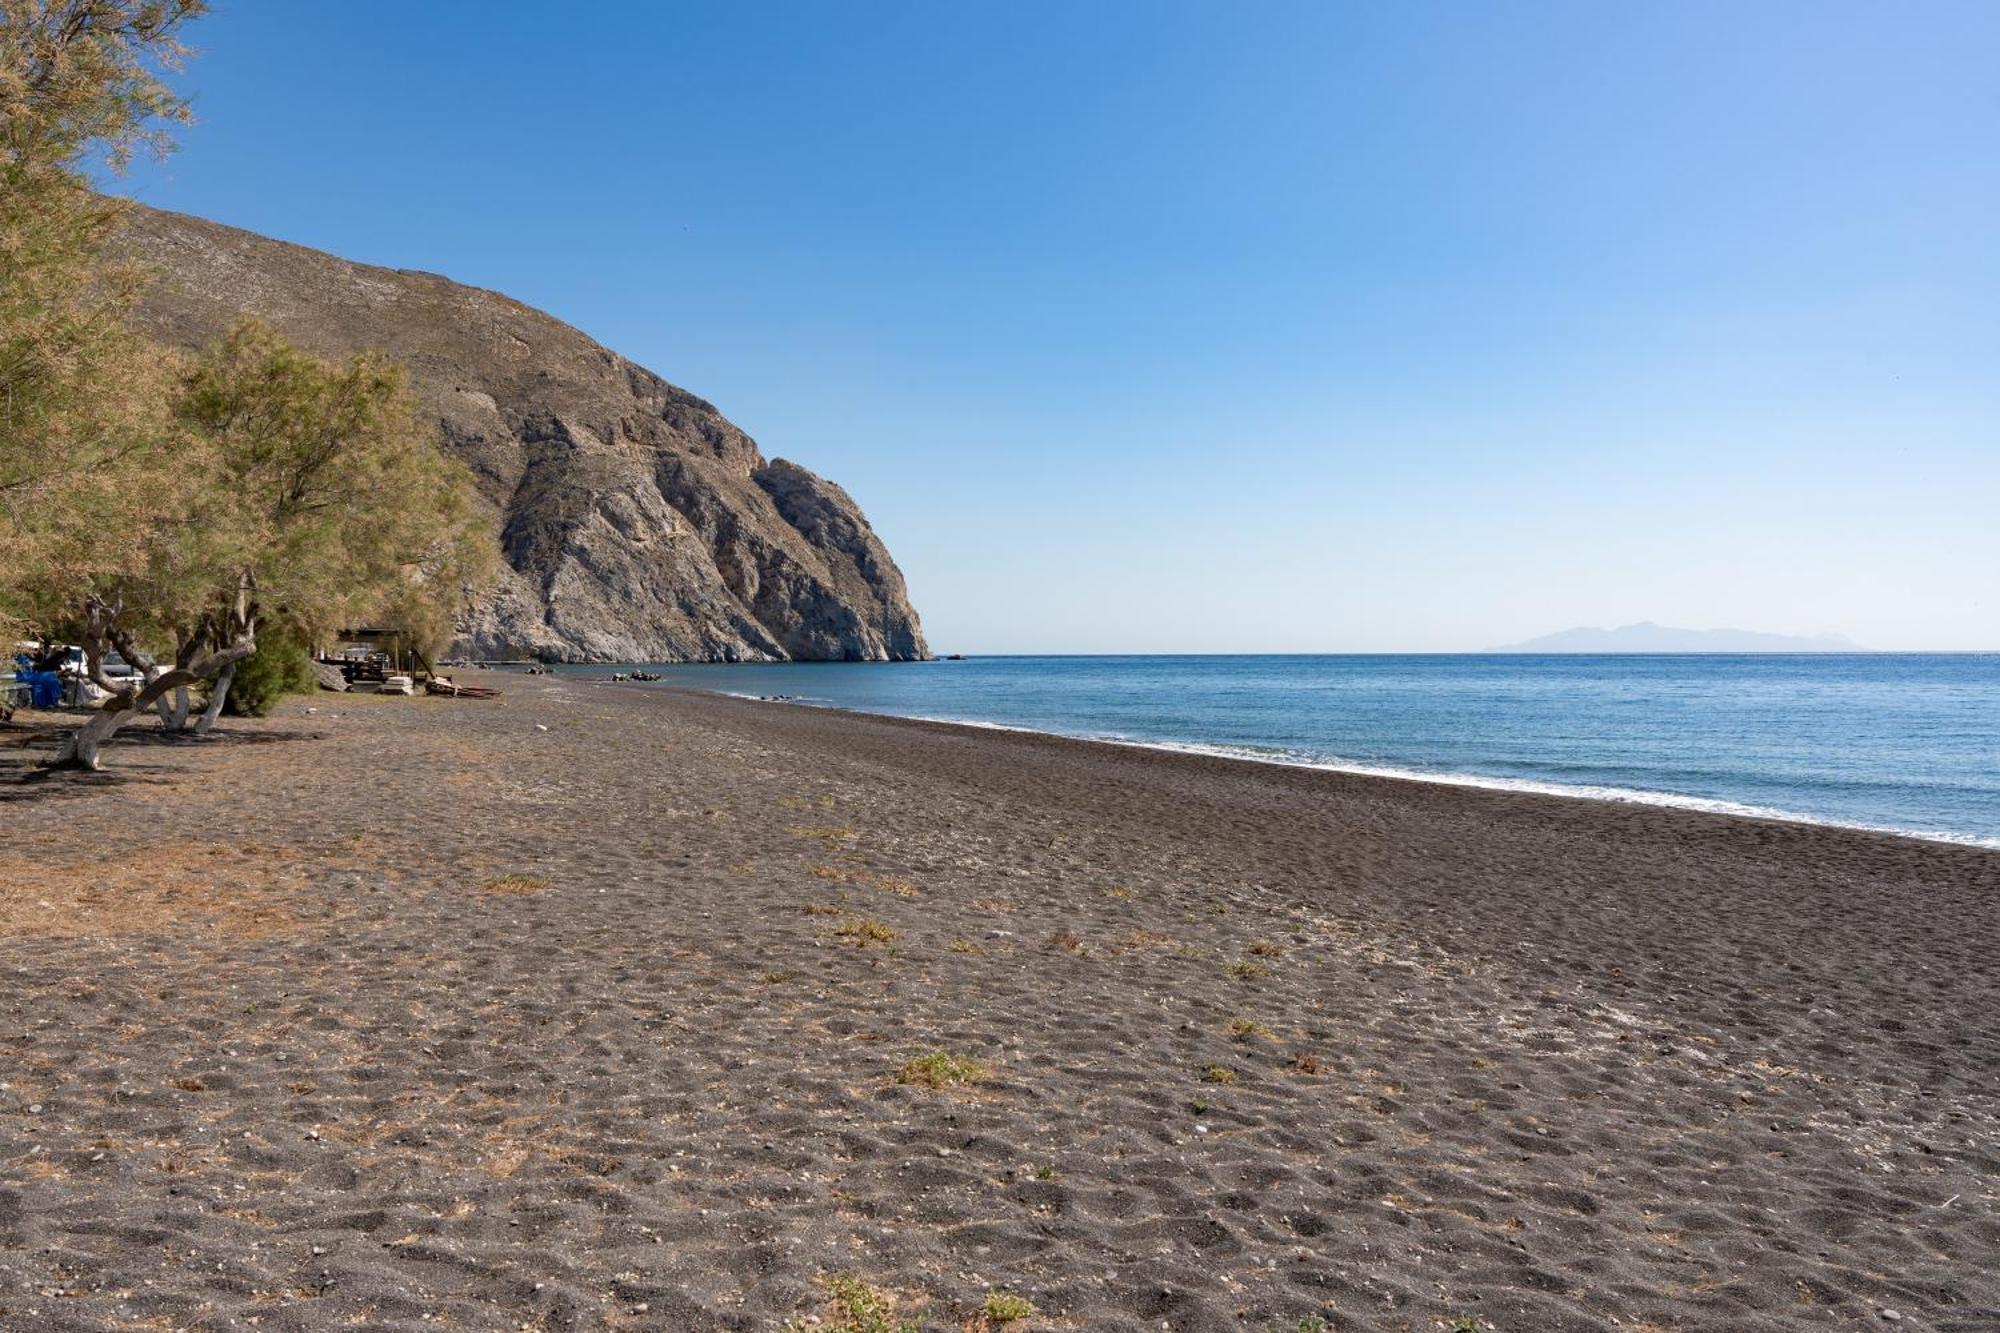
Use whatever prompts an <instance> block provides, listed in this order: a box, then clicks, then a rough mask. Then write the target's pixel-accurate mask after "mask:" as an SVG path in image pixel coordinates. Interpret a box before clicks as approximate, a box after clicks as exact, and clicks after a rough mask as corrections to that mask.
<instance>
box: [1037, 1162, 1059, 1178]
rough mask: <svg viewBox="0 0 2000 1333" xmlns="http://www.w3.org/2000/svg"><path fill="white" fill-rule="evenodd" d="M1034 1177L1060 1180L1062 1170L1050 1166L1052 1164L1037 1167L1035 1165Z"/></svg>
mask: <svg viewBox="0 0 2000 1333" xmlns="http://www.w3.org/2000/svg"><path fill="white" fill-rule="evenodd" d="M1035 1179H1036V1180H1060V1179H1062V1172H1060V1171H1058V1170H1056V1169H1055V1168H1054V1167H1052V1166H1047V1165H1043V1166H1038V1167H1036V1168H1035Z"/></svg>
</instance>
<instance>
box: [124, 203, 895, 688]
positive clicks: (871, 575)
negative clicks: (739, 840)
mask: <svg viewBox="0 0 2000 1333" xmlns="http://www.w3.org/2000/svg"><path fill="white" fill-rule="evenodd" d="M123 244H124V246H125V247H126V249H127V250H128V251H129V252H130V253H131V254H132V255H133V256H134V257H135V258H137V259H139V260H141V261H142V262H144V263H145V264H146V265H148V266H149V267H150V268H152V269H153V270H154V271H155V279H154V281H152V282H151V284H150V285H149V286H148V288H147V290H146V293H145V295H144V297H143V298H142V301H141V304H140V309H139V322H140V324H141V325H142V327H144V328H145V329H146V331H147V332H148V333H150V334H152V335H153V336H154V337H157V338H159V339H161V340H162V341H164V342H167V343H169V344H171V345H174V346H178V347H183V348H195V347H199V346H201V345H203V344H204V343H207V342H208V341H210V340H212V339H214V338H216V337H218V336H220V335H221V334H222V333H223V332H224V331H225V330H226V329H227V328H228V327H229V325H230V324H231V323H232V322H233V321H235V320H236V319H237V318H239V317H240V316H243V315H256V316H259V317H261V318H263V319H265V320H267V321H268V322H269V323H271V324H272V325H273V326H274V327H276V328H277V329H278V330H279V331H281V332H282V333H284V334H285V335H286V336H287V337H289V338H291V339H293V340H294V341H296V342H298V343H299V344H300V345H301V346H304V347H306V348H308V349H310V350H312V351H314V352H317V353H320V354H321V355H326V356H346V355H349V354H352V353H354V352H357V351H362V350H365V349H375V350H380V351H383V352H385V353H387V354H388V355H389V356H390V357H392V358H394V359H395V360H396V361H398V362H399V363H401V364H402V365H403V366H405V367H407V368H408V370H409V372H410V378H411V384H412V387H413V389H414V390H415V392H416V394H417V395H418V397H419V399H420V400H421V401H422V402H423V403H424V405H425V406H426V407H428V408H429V409H430V410H432V411H434V412H436V414H437V419H438V425H439V429H440V432H441V436H442V439H443V442H444V446H445V448H446V449H447V450H448V451H449V452H451V453H452V454H453V455H455V456H456V457H458V458H460V459H462V460H463V461H464V462H465V463H466V465H467V466H469V467H470V468H471V469H472V472H473V475H474V477H475V478H476V479H477V483H478V487H479V492H480V495H481V496H482V497H483V498H484V500H485V502H486V503H487V504H488V505H490V506H491V508H492V514H493V525H494V530H495V532H496V533H497V535H498V539H499V543H500V554H501V556H502V560H501V567H500V575H499V577H498V579H497V580H496V582H495V583H494V585H493V586H492V587H491V588H490V589H489V590H488V591H487V592H486V594H485V595H484V597H483V598H482V599H481V601H480V602H479V604H478V605H477V607H476V608H475V610H474V613H473V615H472V617H471V618H470V620H469V621H468V622H467V623H466V625H465V626H464V632H463V636H462V638H461V640H460V641H459V642H458V643H457V644H456V645H455V649H456V651H458V652H460V653H463V654H466V655H471V656H479V657H515V656H530V655H531V656H536V657H541V658H544V659H548V660H564V661H720V662H737V661H786V660H800V661H825V660H832V661H884V660H887V661H904V660H912V659H921V658H924V657H926V656H928V655H929V654H928V650H927V649H926V647H925V645H924V635H923V628H922V626H921V624H920V623H919V622H918V619H917V613H916V610H915V608H913V607H912V606H911V605H910V601H909V597H908V594H907V593H906V591H905V589H904V586H903V576H902V572H901V571H900V570H898V569H897V568H896V562H895V561H894V560H892V559H891V558H890V556H889V552H888V550H887V549H886V548H885V547H884V546H883V545H882V543H881V541H880V540H879V539H878V538H877V537H876V536H875V533H874V531H873V529H871V528H870V527H869V525H868V520H867V518H866V517H864V516H863V514H862V512H861V509H860V507H859V506H858V505H856V504H855V503H854V500H853V498H852V497H850V496H849V495H848V494H847V492H846V491H844V490H842V489H841V488H840V487H839V486H836V485H834V484H833V483H832V482H830V481H827V480H825V479H823V478H821V477H818V476H815V475H814V474H813V473H811V472H809V471H807V470H806V469H805V468H802V467H800V466H798V465H797V464H794V463H789V462H786V461H785V460H783V459H776V458H774V459H767V458H765V457H764V455H763V453H762V451H761V450H759V449H758V447H757V443H756V441H755V440H752V439H751V438H750V437H749V436H748V435H745V434H744V433H743V432H742V431H741V430H738V429H737V428H736V427H735V426H734V425H732V424H730V422H729V421H728V420H726V419H725V418H724V417H723V416H722V414H721V413H720V412H718V411H717V410H716V409H715V408H714V407H713V406H712V405H710V404H709V403H707V402H705V401H703V400H702V399H700V398H697V397H696V396H694V395H693V394H691V393H688V392H687V391H686V390H684V389H680V388H676V387H675V386H674V385H672V384H669V383H667V382H666V381H665V380H663V379H661V378H660V377H659V376H658V375H655V374H654V373H653V372H651V371H650V370H647V369H646V368H644V367H643V366H638V365H634V364H633V363H632V362H630V361H627V360H626V359H625V358H624V357H621V356H619V355H618V354H617V353H616V352H613V351H611V350H610V349H609V348H606V347H603V346H601V345H599V344H598V343H596V342H594V341H592V340H591V339H590V338H588V337H586V336H585V335H584V334H582V333H580V332H579V331H577V330H576V329H574V328H571V327H570V326H569V325H567V324H564V323H563V322H562V321H560V320H558V319H555V318H553V317H551V316H549V315H547V314H544V313H542V312H541V311H539V310H535V309H532V308H530V307H528V306H525V305H523V304H521V303H520V302H518V301H515V300H513V299H511V298H509V297H506V296H503V295H501V294H499V293H497V292H490V291H484V290H481V289H479V288H475V287H468V286H464V285H462V284H460V283H456V282H452V281H450V280H449V279H446V278H442V277H439V276H437V275H435V274H431V273H419V272H413V271H409V270H403V269H387V268H376V267H373V266H371V265H367V264H356V263H351V262H349V261H347V260H344V259H340V258H337V257H335V256H333V255H329V254H324V253H322V252H320V251H317V250H309V249H306V248H304V247H302V246H297V245H291V244H287V243H285V242H282V241H276V240H272V239H270V238H268V237H264V236H258V235H255V234H253V233H251V232H247V231H242V230H239V229H237V228H234V227H225V226H222V225H220V224H218V223H214V222H208V221H205V220H203V219H200V218H193V217H187V216H184V215H181V214H177V213H167V212H162V211H159V210H156V209H148V208H143V207H137V206H135V207H134V209H133V214H132V218H131V221H130V224H129V226H128V228H127V229H126V232H125V235H124V240H123Z"/></svg>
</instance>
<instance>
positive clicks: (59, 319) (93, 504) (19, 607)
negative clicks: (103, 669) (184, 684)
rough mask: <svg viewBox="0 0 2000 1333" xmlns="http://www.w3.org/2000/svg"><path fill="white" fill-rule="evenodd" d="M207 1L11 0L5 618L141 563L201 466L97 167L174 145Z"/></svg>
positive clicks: (6, 119)
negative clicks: (134, 305)
mask: <svg viewBox="0 0 2000 1333" xmlns="http://www.w3.org/2000/svg"><path fill="white" fill-rule="evenodd" d="M201 9H202V5H201V4H200V3H199V0H177V2H174V0H0V631H6V630H9V629H12V630H16V631H18V630H19V629H21V628H22V627H23V626H24V625H26V624H29V623H39V624H47V623H48V620H49V612H50V609H51V605H52V604H54V605H56V606H59V607H61V606H67V607H73V606H74V604H75V599H76V596H77V595H78V592H79V590H80V589H81V588H82V587H84V586H86V585H88V584H89V583H90V582H92V581H93V580H95V579H97V578H99V577H101V576H104V575H106V574H110V575H114V576H116V575H123V574H130V573H131V572H132V571H133V569H134V567H135V566H136V565H138V564H140V563H143V561H144V556H143V555H142V554H141V553H140V549H139V548H140V547H142V546H143V545H144V544H145V543H146V541H147V540H148V539H149V537H150V535H151V530H152V528H153V526H154V525H155V524H156V523H157V522H159V521H160V519H161V517H162V515H163V514H166V513H169V512H171V511H172V510H173V508H174V507H175V504H176V502H177V496H176V492H177V491H178V490H179V489H180V487H181V486H182V485H183V484H185V483H186V481H187V480H188V479H186V478H184V477H182V476H179V475H177V474H176V473H175V472H174V470H173V469H172V468H171V459H170V457H169V455H170V454H171V452H172V450H171V444H172V439H173V427H172V423H171V419H170V416H169V413H168V406H169V397H168V386H169V384H170V381H171V365H170V362H169V359H168V358H167V357H166V356H165V355H164V354H163V353H161V352H160V351H159V350H158V349H155V348H152V347H149V346H148V345H147V344H146V343H145V342H143V341H142V340H141V339H139V338H138V337H137V336H136V335H134V334H133V333H132V332H131V330H130V329H129V328H128V327H127V325H126V322H125V315H126V312H127V309H128V307H129V304H130V301H131V296H132V293H133V290H134V287H135V284H136V282H137V280H138V275H137V274H136V273H134V272H133V271H132V270H131V269H130V268H129V267H128V266H124V265H120V264H115V263H112V262H109V261H107V259H106V258H105V252H104V247H105V242H106V240H107V238H108V237H109V235H110V233H111V231H112V229H113V228H114V227H115V226H116V225H117V223H118V221H119V218H120V216H121V214H122V211H123V209H122V205H121V204H120V203H119V201H116V200H112V199H108V198H106V197H104V196H103V195H100V194H98V193H97V192H96V191H95V190H94V189H93V188H92V185H91V182H90V180H89V179H88V176H87V175H86V171H85V168H86V166H87V165H89V163H90V162H91V160H92V159H93V158H94V159H96V160H98V161H101V162H103V163H105V164H106V165H109V166H111V167H114V168H115V167H118V166H121V165H122V164H123V163H124V162H125V161H126V160H128V159H129V158H130V156H131V154H132V153H133V152H134V151H135V150H138V149H141V148H148V149H152V150H154V151H159V152H164V151H165V149H166V147H167V137H166V129H167V127H168V126H171V125H172V124H174V123H177V122H180V121H183V120H185V119H186V117H187V107H186V103H185V102H184V101H183V100H182V99H181V98H179V97H178V96H177V95H175V94H174V93H173V92H172V90H171V89H169V88H168V87H167V85H166V83H165V82H164V81H163V78H162V75H163V73H164V72H166V71H167V70H170V69H172V68H173V67H174V66H176V65H177V64H178V63H179V61H180V60H181V58H182V56H183V55H184V50H183V48H182V46H181V44H180V41H179V36H178V34H179V31H180V29H181V28H182V26H183V25H184V24H185V23H186V22H187V21H188V20H190V19H192V18H194V17H195V16H196V15H198V14H199V13H200V12H201ZM105 533H117V534H119V537H118V539H117V540H106V539H105V537H104V535H103V534H105Z"/></svg>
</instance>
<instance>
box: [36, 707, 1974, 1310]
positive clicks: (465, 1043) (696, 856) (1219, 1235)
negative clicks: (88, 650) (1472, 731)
mask: <svg viewBox="0 0 2000 1333" xmlns="http://www.w3.org/2000/svg"><path fill="white" fill-rule="evenodd" d="M468 679H470V677H468ZM477 680H478V683H481V684H486V683H493V684H498V685H501V686H502V687H503V688H505V689H506V691H507V697H506V698H504V699H503V700H500V701H498V702H497V703H483V702H470V701H447V700H436V699H416V700H403V699H383V698H370V697H358V698H350V697H343V696H334V695H321V696H319V697H317V698H316V699H312V700H304V701H293V702H289V703H287V704H286V705H285V707H284V708H283V709H282V710H281V713H280V715H279V716H277V717H275V718H272V719H269V720H267V721H264V722H259V723H243V722H235V723H229V724H227V725H228V727H229V735H228V736H227V737H226V738H224V739H221V740H218V741H215V742H212V743H206V744H189V743H161V742H157V741H155V740H153V739H152V738H150V737H148V736H147V735H145V734H144V733H143V732H142V731H141V730H140V728H137V727H135V728H133V729H132V730H133V731H134V732H139V734H138V735H136V736H135V743H133V744H130V745H122V744H121V745H119V746H118V747H116V748H115V749H114V750H113V751H111V752H110V754H109V758H110V762H111V763H112V764H113V765H114V771H113V772H112V773H111V774H108V775H105V776H102V777H95V778H86V779H68V778H58V779H54V780H47V781H28V780H23V779H21V778H20V777H18V776H16V775H17V774H19V773H20V772H22V771H23V770H21V769H19V768H10V767H7V765H8V764H9V763H11V762H12V761H14V760H16V759H17V758H19V757H30V756H32V755H33V754H35V753H38V751H36V750H34V749H32V748H29V749H22V748H19V747H21V746H22V744H23V743H24V742H34V743H36V744H39V743H41V742H42V741H43V740H44V739H45V735H44V734H43V733H41V732H38V731H36V730H34V729H33V728H32V727H30V728H25V729H24V728H22V727H20V726H16V727H14V728H8V729H0V832H3V833H4V838H0V978H4V989H0V1005H4V1007H5V1023H4V1024H0V1081H4V1082H5V1084H6V1086H5V1087H4V1088H0V1329H7V1330H13V1329H17V1328H19V1329H43V1328H48V1329H65V1328H78V1329H84V1328H88V1329H96V1328H162V1329H179V1328H200V1329H208V1328H229V1327H256V1328H265V1329H319V1328H331V1327H346V1326H360V1327H370V1328H396V1329H401V1328H410V1329H416V1328H435V1327H439V1326H440V1321H442V1325H443V1326H445V1327H459V1328H474V1329H489V1328H491V1329H518V1328H524V1327H525V1328H580V1329H581V1328H645V1329H707V1328H716V1329H779V1328H782V1327H784V1326H785V1324H786V1321H788V1320H798V1321H801V1326H806V1325H805V1323H804V1321H806V1320H808V1319H813V1318H817V1319H818V1320H820V1321H821V1322H820V1323H819V1324H818V1325H817V1327H819V1328H822V1329H825V1328H837V1327H839V1326H840V1325H839V1322H838V1318H839V1313H838V1310H837V1309H836V1308H835V1304H834V1303H833V1302H832V1301H831V1299H830V1293H829V1289H828V1286H827V1284H826V1281H825V1279H826V1277H827V1276H828V1275H836V1274H837V1275H846V1276H849V1277H851V1278H853V1279H855V1280H857V1281H859V1282H863V1283H866V1284H868V1285H869V1286H871V1287H873V1288H875V1289H877V1290H878V1291H879V1292H880V1293H881V1295H882V1297H883V1299H884V1301H885V1303H887V1304H889V1305H891V1306H892V1307H893V1309H894V1319H895V1320H898V1321H900V1320H908V1321H912V1322H913V1323H914V1324H915V1325H916V1326H918V1327H921V1328H924V1329H949V1330H960V1329H967V1328H971V1329H979V1328H983V1327H986V1326H987V1324H986V1322H985V1320H984V1316H983V1315H982V1314H981V1310H982V1307H983V1303H984V1302H985V1300H986V1298H987V1296H988V1293H989V1291H1001V1292H1006V1293H1013V1294H1018V1295H1020V1296H1022V1297H1024V1298H1026V1299H1027V1300H1029V1301H1031V1302H1032V1303H1033V1305H1034V1306H1035V1307H1036V1309H1037V1311H1038V1313H1037V1314H1036V1315H1034V1316H1032V1317H1031V1318H1029V1319H1027V1320H1024V1321H1020V1322H1017V1323H1014V1324H1012V1325H1010V1327H1013V1328H1028V1329H1041V1328H1048V1329H1107V1330H1112V1329H1116V1330H1141V1329H1147V1330H1157V1329H1160V1328H1162V1327H1163V1326H1164V1327H1167V1328H1171V1329H1174V1330H1203V1329H1251V1330H1258V1331H1259V1333H1262V1331H1263V1330H1267V1329H1271V1328H1277V1329H1282V1330H1284V1331H1285V1333H1294V1331H1295V1330H1297V1329H1298V1328H1300V1326H1301V1321H1304V1320H1311V1319H1321V1320H1324V1321H1325V1323H1326V1326H1327V1327H1329V1328H1343V1329H1345V1328H1351V1329H1385V1330H1436V1329H1442V1328H1447V1327H1449V1326H1450V1325H1451V1323H1452V1322H1453V1321H1455V1320H1460V1319H1463V1318H1467V1317H1470V1318H1475V1319H1477V1320H1479V1321H1480V1326H1481V1327H1483V1328H1487V1329H1497V1330H1502V1331H1503V1333H1530V1331H1533V1333H1560V1331H1562V1330H1609V1329H1630V1330H1644V1329H1652V1330H1662V1329H1674V1330H1683V1329H1689V1330H1691V1329H1731V1330H1736V1329H1743V1330H1761V1329H1770V1330H1781V1329H1803V1328H1819V1327H1855V1326H1860V1325H1862V1324H1864V1323H1866V1324H1868V1325H1871V1326H1879V1327H1891V1326H1893V1327H1896V1328H1899V1329H1910V1328H1917V1329H1946V1330H1954V1331H1958V1333H1970V1331H1971V1330H1984V1329H1992V1328H1995V1327H2000V1276H1996V1272H2000V1209H1996V1203H2000V1020H1996V1015H2000V853H1995V852H1991V851H1983V850H1979V849H1971V848H1960V847H1953V846H1949V845H1944V844H1937V843H1926V842H1920V841H1917V840H1913V839H1903V838H1896V837H1891V836H1886V835H1879V834H1870V833H1864V832H1856V831H1849V830H1839V829H1828V828H1821V827H1815V826H1810V825H1797V824H1782V823H1773V822H1762V821H1754V820H1744V819H1735V818H1729V817H1723V816H1716V815H1708V814H1698V813H1690V812H1686V811H1678V810H1671V809H1663V808H1658V807H1647V806H1638V805H1618V804H1611V803H1605V802H1596V801H1582V800H1565V799H1561V798H1555V797H1544V796H1536V795H1525V794H1517V793H1508V792H1499V791H1488V790H1480V789H1475V788H1463V787H1447V786H1439V785H1432V784H1424V783H1414V782H1399V781H1394V780H1389V779H1380V778H1368V777H1357V776H1349V775H1342V774H1336V773H1326V772H1319V771H1314V770H1304V769H1287V768H1281V767H1276V766H1269V765H1258V764H1250V763H1244V762H1239V761H1233V760H1226V759H1212V758H1205V757H1202V756H1197V755H1186V754H1174V753H1168V752H1163V751H1155V750H1145V749H1138V748H1132V747H1120V746H1105V745H1093V744H1089V743H1085V742H1075V741H1066V740H1061V739H1057V738H1053V737H1045V736H1038V735H1033V734H1028V733H1017V732H1004V731H991V730H985V729H974V728H960V727H951V726H945V725H940V724H928V723H919V722H908V721H901V720H895V719H886V718H872V717H863V716H858V715H853V714H842V713H835V712H831V711H823V710H814V709H804V708H794V707H787V706H784V705H768V704H759V703H754V702H746V701H740V700H733V699H725V698H718V697H712V696H705V695H697V694H692V693H684V692H680V691H666V690H654V689H643V688H638V687H628V686H613V685H605V684H596V683H591V682H586V681H581V680H575V679H567V678H564V679H553V680H545V679H530V678H526V677H519V676H511V675H497V674H495V675H489V674H487V673H478V674H477ZM307 707H311V708H313V709H315V710H316V711H315V712H314V713H312V714H308V713H306V711H305V710H306V708H307ZM24 716H25V717H35V718H36V719H37V720H38V721H41V722H46V721H48V719H47V717H46V715H39V716H37V715H24ZM538 725H540V726H545V727H547V728H548V730H546V731H541V730H537V726H538ZM937 1053H942V1054H944V1055H947V1056H950V1057H953V1059H954V1060H957V1059H962V1060H964V1061H967V1062H971V1063H972V1064H974V1065H976V1066H977V1069H976V1071H974V1072H976V1073H977V1074H978V1077H977V1078H975V1079H974V1080H973V1081H969V1082H966V1083H962V1084H948V1085H947V1086H943V1087H930V1086H925V1085H924V1083H923V1081H922V1077H923V1076H924V1075H926V1074H937V1073H940V1072H943V1073H950V1072H952V1070H953V1066H952V1063H951V1062H949V1061H947V1062H933V1063H928V1064H926V1063H918V1064H916V1065H912V1063H911V1062H912V1061H913V1060H915V1059H917V1058H918V1057H922V1056H925V1055H929V1054H937ZM899 1077H900V1078H901V1079H904V1080H908V1079H915V1080H917V1081H915V1082H911V1081H899ZM1890 1311H1893V1312H1894V1314H1895V1315H1896V1316H1897V1317H1896V1318H1894V1319H1889V1318H1887V1317H1886V1312H1890ZM893 1326H894V1325H893V1324H892V1327H893ZM1307 1326H1308V1327H1310V1325H1309V1324H1308V1325H1307Z"/></svg>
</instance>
